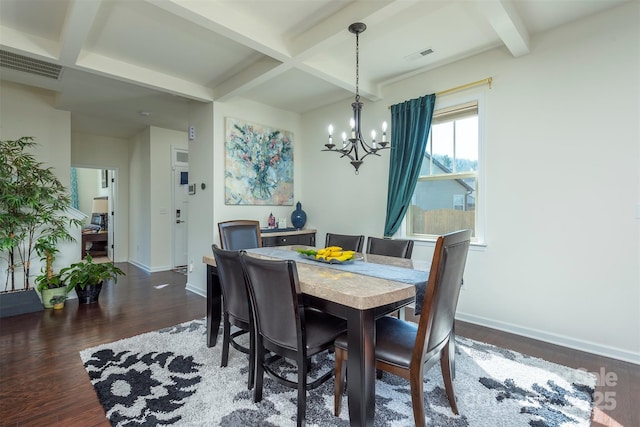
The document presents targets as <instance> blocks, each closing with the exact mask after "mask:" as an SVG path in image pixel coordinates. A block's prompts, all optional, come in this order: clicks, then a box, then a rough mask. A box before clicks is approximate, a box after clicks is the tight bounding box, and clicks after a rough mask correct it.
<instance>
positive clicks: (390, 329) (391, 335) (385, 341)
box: [335, 316, 418, 368]
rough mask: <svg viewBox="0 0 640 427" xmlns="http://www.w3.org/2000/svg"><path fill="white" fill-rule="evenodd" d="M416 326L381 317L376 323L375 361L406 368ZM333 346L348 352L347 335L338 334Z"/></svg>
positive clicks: (409, 360) (393, 318) (392, 318)
mask: <svg viewBox="0 0 640 427" xmlns="http://www.w3.org/2000/svg"><path fill="white" fill-rule="evenodd" d="M417 333H418V325H417V324H416V323H413V322H407V321H404V320H400V319H396V318H395V317H391V316H383V317H381V318H380V319H378V320H377V321H376V359H377V360H380V361H383V362H386V363H389V364H391V365H395V366H399V367H402V368H408V367H409V365H410V363H411V355H412V354H413V346H414V345H415V342H416V335H417ZM335 346H336V347H339V348H342V349H346V350H348V347H347V334H346V333H344V334H340V335H339V336H338V337H337V338H336V340H335Z"/></svg>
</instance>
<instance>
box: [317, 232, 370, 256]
mask: <svg viewBox="0 0 640 427" xmlns="http://www.w3.org/2000/svg"><path fill="white" fill-rule="evenodd" d="M363 244H364V236H351V235H348V234H334V233H327V238H326V240H325V247H327V246H340V247H341V248H342V249H344V250H345V251H356V252H362V245H363Z"/></svg>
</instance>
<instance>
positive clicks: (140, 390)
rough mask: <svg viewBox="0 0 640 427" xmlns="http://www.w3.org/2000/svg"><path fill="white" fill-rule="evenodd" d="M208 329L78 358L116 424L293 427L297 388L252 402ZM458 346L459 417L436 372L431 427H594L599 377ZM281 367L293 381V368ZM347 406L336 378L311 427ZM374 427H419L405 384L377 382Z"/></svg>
mask: <svg viewBox="0 0 640 427" xmlns="http://www.w3.org/2000/svg"><path fill="white" fill-rule="evenodd" d="M205 329H206V327H205V321H204V320H203V319H201V320H194V321H191V322H186V323H183V324H180V325H176V326H174V327H171V328H167V329H162V330H158V331H154V332H149V333H146V334H143V335H139V336H135V337H132V338H128V339H124V340H120V341H116V342H113V343H110V344H104V345H100V346H97V347H93V348H89V349H86V350H83V351H81V352H80V356H81V358H82V361H83V362H84V365H85V367H86V369H87V372H88V374H89V377H90V379H91V382H92V384H93V385H94V387H95V390H96V393H97V395H98V398H99V400H100V402H101V403H102V405H103V406H104V409H105V411H106V415H107V418H108V419H109V420H110V421H111V423H112V425H114V426H140V425H149V426H151V425H153V426H161V425H179V426H214V425H215V426H218V425H219V426H291V425H295V419H296V392H295V390H292V389H289V388H286V387H283V386H281V385H279V384H277V383H275V382H273V381H271V380H270V379H269V378H268V377H265V387H264V393H263V400H262V402H260V403H253V396H252V392H251V391H249V390H247V368H248V362H247V358H246V357H247V356H246V355H244V354H242V353H239V352H237V351H235V350H234V349H233V348H231V349H230V351H229V353H230V354H229V365H228V366H227V367H226V368H221V367H220V342H221V336H220V337H219V338H218V345H217V346H216V347H214V348H207V346H206V339H205ZM457 341H458V345H457V352H456V379H455V381H454V386H455V388H456V396H457V401H458V408H459V410H460V414H461V415H459V416H456V415H454V414H453V413H452V412H451V409H450V407H449V403H448V401H447V398H446V395H445V391H444V386H443V383H442V377H441V374H440V369H439V367H438V366H435V367H433V368H432V369H431V370H429V372H428V373H427V375H426V376H425V381H424V387H425V412H426V417H427V420H426V421H427V425H431V426H439V427H440V426H474V427H484V426H486V427H499V426H508V427H516V426H534V427H542V426H585V427H586V426H589V424H590V421H589V419H590V416H591V410H592V407H593V399H592V395H593V388H594V386H595V376H594V375H593V374H590V373H587V372H585V371H581V370H576V369H571V368H568V367H565V366H561V365H556V364H553V363H549V362H546V361H544V360H541V359H537V358H533V357H529V356H526V355H522V354H519V353H516V352H513V351H510V350H505V349H501V348H498V347H494V346H491V345H489V344H485V343H481V342H477V341H472V340H468V339H465V338H461V337H459V338H458V339H457ZM313 362H314V366H315V367H316V369H315V370H314V371H313V372H312V376H313V375H318V372H320V373H321V372H324V370H325V369H329V368H332V367H333V358H332V355H321V356H319V357H318V358H314V360H313ZM318 367H319V368H318ZM280 368H281V369H282V370H285V371H286V370H290V371H291V375H294V374H295V369H293V366H292V365H289V364H288V363H287V362H286V361H285V362H283V363H282V364H281V366H280ZM292 378H295V377H292ZM347 399H348V391H347V395H346V396H345V398H344V399H343V408H342V413H341V416H340V418H336V417H335V416H334V415H333V381H332V380H329V381H327V382H326V383H325V384H323V385H322V386H321V387H319V388H318V389H316V390H312V391H310V392H308V393H307V414H306V418H307V425H308V426H348V425H349V421H348V413H349V411H348V408H347ZM375 425H376V426H413V425H414V423H413V413H412V409H411V395H410V391H409V384H408V382H407V381H405V380H403V379H401V378H398V377H395V376H391V375H388V374H387V373H385V374H384V376H383V378H382V379H381V380H378V381H377V382H376V408H375Z"/></svg>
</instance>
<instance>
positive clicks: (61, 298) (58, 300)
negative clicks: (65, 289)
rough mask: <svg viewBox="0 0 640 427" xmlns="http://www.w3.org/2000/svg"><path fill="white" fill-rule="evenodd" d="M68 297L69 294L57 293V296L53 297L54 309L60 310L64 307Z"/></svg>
mask: <svg viewBox="0 0 640 427" xmlns="http://www.w3.org/2000/svg"><path fill="white" fill-rule="evenodd" d="M66 299H67V295H66V294H65V295H56V296H55V297H53V298H51V301H50V302H51V304H52V305H53V309H54V310H60V309H61V308H64V302H65V300H66Z"/></svg>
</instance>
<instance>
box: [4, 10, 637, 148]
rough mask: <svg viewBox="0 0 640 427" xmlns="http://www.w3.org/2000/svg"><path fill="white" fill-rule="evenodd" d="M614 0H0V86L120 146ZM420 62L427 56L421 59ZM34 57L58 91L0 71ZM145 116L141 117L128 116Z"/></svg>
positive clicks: (515, 49) (382, 76) (338, 85)
mask: <svg viewBox="0 0 640 427" xmlns="http://www.w3.org/2000/svg"><path fill="white" fill-rule="evenodd" d="M624 1H625V0H565V1H562V0H555V1H546V0H512V1H507V0H467V1H453V0H451V1H435V0H0V49H1V50H2V51H3V52H2V53H3V67H2V68H0V77H1V78H2V79H3V80H8V81H12V82H17V83H21V84H26V85H30V86H35V87H38V88H42V89H46V90H51V91H54V92H55V94H56V97H55V99H56V105H55V107H56V108H59V109H62V110H68V111H71V113H72V116H71V117H72V130H74V131H80V132H89V133H97V134H101V135H107V136H115V137H128V136H131V135H133V134H135V133H136V132H138V131H140V130H141V129H143V128H144V127H145V126H148V125H154V126H162V127H167V128H171V129H177V130H186V128H187V118H186V117H187V105H188V103H189V102H210V101H213V100H218V101H225V100H229V99H232V98H234V97H242V98H246V99H251V100H254V101H257V102H261V103H264V104H267V105H271V106H274V107H277V108H280V109H283V110H288V111H294V112H300V113H304V112H307V111H310V110H312V109H315V108H318V107H321V106H324V105H327V104H330V103H333V102H336V101H339V100H342V99H347V98H350V97H352V95H353V91H354V89H355V36H354V35H353V34H351V33H349V32H348V30H347V27H348V26H349V24H351V23H353V22H364V23H365V24H366V25H367V30H366V31H365V32H364V33H363V34H361V35H360V93H361V95H362V96H363V97H364V98H366V99H370V100H377V99H380V96H381V87H382V86H383V85H385V84H388V83H391V82H394V81H398V80H401V79H403V78H406V77H408V76H411V75H414V74H416V73H419V72H422V71H425V70H428V69H432V68H435V67H439V66H442V65H445V64H448V63H451V62H453V61H456V60H459V59H462V58H465V57H468V56H471V55H475V54H477V53H480V52H483V51H485V50H488V49H492V48H496V47H499V48H503V49H506V50H507V51H508V52H509V53H510V54H511V55H512V56H513V57H520V56H522V55H527V54H528V53H529V52H531V50H532V43H531V38H532V36H534V35H535V34H537V33H539V32H543V31H547V30H549V29H552V28H554V27H557V26H560V25H564V24H566V23H569V22H571V21H574V20H577V19H580V18H582V17H585V16H587V15H591V14H594V13H598V12H601V11H603V10H605V9H608V8H611V7H614V6H616V5H617V4H620V3H623V2H624ZM429 49H431V50H432V51H433V53H430V54H426V55H423V54H421V52H425V51H427V50H429ZM7 55H9V57H10V59H14V60H15V59H17V60H18V62H20V61H24V60H25V58H22V56H24V57H27V58H26V59H29V58H32V59H37V60H40V61H44V62H46V63H51V64H55V65H60V66H62V69H61V74H60V77H59V78H57V79H56V78H50V77H43V76H40V75H36V74H34V73H33V71H19V70H16V69H12V68H8V67H7V66H6V65H7V63H6V61H7V60H8V59H7V58H9V57H7ZM141 112H147V113H149V114H148V115H143V114H140V113H141Z"/></svg>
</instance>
